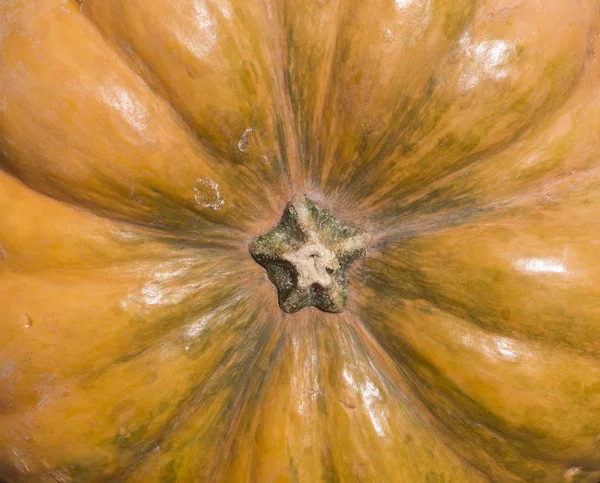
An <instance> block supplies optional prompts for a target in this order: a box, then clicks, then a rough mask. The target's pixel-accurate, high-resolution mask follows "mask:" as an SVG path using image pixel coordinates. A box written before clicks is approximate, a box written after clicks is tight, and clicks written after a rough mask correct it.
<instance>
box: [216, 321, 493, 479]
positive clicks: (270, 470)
mask: <svg viewBox="0 0 600 483" xmlns="http://www.w3.org/2000/svg"><path fill="white" fill-rule="evenodd" d="M360 330H361V328H360V324H359V326H358V327H356V326H355V325H354V324H353V322H352V321H350V320H349V319H348V317H347V316H346V315H343V314H342V315H335V316H329V315H321V314H320V313H316V312H307V311H303V312H300V313H299V314H298V316H297V317H296V320H295V324H294V326H289V325H288V326H287V327H286V330H285V341H284V350H283V351H282V353H281V355H280V357H279V359H278V360H277V361H276V363H275V365H274V366H273V367H272V368H271V369H270V372H271V374H270V376H271V377H270V378H269V380H268V381H267V382H266V384H267V385H266V390H265V393H264V394H262V395H259V398H261V399H262V398H265V401H262V402H261V401H260V399H259V403H258V404H259V406H258V407H257V411H256V412H257V413H258V414H257V415H256V414H253V415H249V416H247V417H246V418H245V420H244V421H243V424H242V426H241V428H240V431H239V435H238V442H237V444H236V446H235V447H234V450H233V451H232V463H231V464H230V467H231V470H230V473H228V474H227V478H225V479H224V481H257V480H259V481H263V480H264V481H272V480H273V478H274V477H275V475H277V474H283V475H285V477H287V478H289V479H290V480H292V481H323V480H324V481H358V480H360V481H381V480H382V479H383V480H385V481H388V480H389V481H396V480H404V479H407V481H413V479H415V478H417V479H418V476H417V473H418V472H419V470H418V468H419V465H417V464H416V461H419V462H421V463H423V464H425V463H424V462H425V461H436V466H435V468H436V469H435V470H432V471H431V473H432V474H430V475H429V476H428V478H434V477H437V478H441V479H443V478H444V477H445V478H446V481H473V482H474V481H484V478H483V475H481V474H480V473H479V472H478V471H477V470H476V469H475V468H474V467H472V466H471V465H468V464H467V463H466V462H464V461H463V460H462V459H461V458H460V457H459V456H458V455H456V454H455V453H454V452H453V451H452V450H451V449H450V448H449V447H448V446H446V445H445V443H440V441H439V439H438V437H439V435H438V434H437V432H436V431H435V430H432V429H431V428H430V427H429V426H427V425H426V424H424V423H423V421H421V419H420V416H421V415H419V416H417V415H416V413H417V411H416V410H415V409H414V408H413V407H412V405H411V404H410V403H408V402H407V401H406V398H407V397H410V396H406V395H405V394H404V393H403V392H402V391H400V390H398V388H397V386H396V385H395V383H394V382H392V381H391V380H390V379H388V377H387V374H384V371H382V370H381V366H379V364H378V363H376V362H374V361H373V359H372V357H371V355H370V352H369V350H368V349H367V348H366V347H364V346H363V345H362V339H361V337H360V335H359V333H358V331H360ZM360 387H363V390H362V391H361V390H360ZM361 397H362V398H365V399H366V400H367V402H366V403H361ZM391 408H394V409H393V410H392V409H391ZM416 421H418V422H416ZM416 427H418V428H419V429H416ZM336 431H341V435H340V434H337V433H336ZM413 431H416V432H417V433H418V434H417V433H414V432H413ZM411 432H413V433H412V434H411ZM340 436H342V440H341V441H340ZM420 438H427V439H428V440H429V439H430V438H432V439H433V441H435V443H432V445H431V446H430V447H429V451H427V450H426V451H423V447H422V446H420V444H419V443H415V444H414V445H413V442H416V441H418V440H421V439H420ZM342 441H343V442H342ZM365 443H371V444H377V446H378V448H380V453H383V454H384V455H387V454H389V455H390V458H389V459H387V457H386V456H384V455H382V454H377V455H371V456H370V457H369V456H368V455H367V454H366V453H367V452H365V451H364V450H362V449H361V448H362V447H363V445H364V444H365ZM348 448H352V451H350V452H349V451H348ZM391 455H393V456H391ZM380 458H381V459H382V460H385V461H386V464H385V465H381V464H380V463H379V459H380ZM408 460H410V461H411V462H413V463H415V464H410V465H407V466H404V465H403V463H404V462H407V461H408ZM285 467H287V468H289V469H288V470H287V471H285V470H284V468H285ZM420 475H421V476H422V474H420ZM415 481H417V480H415Z"/></svg>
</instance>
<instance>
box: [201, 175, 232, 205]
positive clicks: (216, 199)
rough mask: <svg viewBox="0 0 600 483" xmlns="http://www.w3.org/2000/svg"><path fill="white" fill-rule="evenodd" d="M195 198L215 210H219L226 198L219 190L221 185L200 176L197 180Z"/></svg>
mask: <svg viewBox="0 0 600 483" xmlns="http://www.w3.org/2000/svg"><path fill="white" fill-rule="evenodd" d="M194 199H195V200H196V203H198V204H199V205H200V206H202V207H204V208H211V209H213V210H218V209H220V208H221V207H222V206H223V205H224V204H225V200H224V199H223V198H222V197H221V192H220V191H219V185H218V184H217V183H215V182H214V181H213V180H210V179H209V180H205V179H202V178H199V179H197V180H196V186H194Z"/></svg>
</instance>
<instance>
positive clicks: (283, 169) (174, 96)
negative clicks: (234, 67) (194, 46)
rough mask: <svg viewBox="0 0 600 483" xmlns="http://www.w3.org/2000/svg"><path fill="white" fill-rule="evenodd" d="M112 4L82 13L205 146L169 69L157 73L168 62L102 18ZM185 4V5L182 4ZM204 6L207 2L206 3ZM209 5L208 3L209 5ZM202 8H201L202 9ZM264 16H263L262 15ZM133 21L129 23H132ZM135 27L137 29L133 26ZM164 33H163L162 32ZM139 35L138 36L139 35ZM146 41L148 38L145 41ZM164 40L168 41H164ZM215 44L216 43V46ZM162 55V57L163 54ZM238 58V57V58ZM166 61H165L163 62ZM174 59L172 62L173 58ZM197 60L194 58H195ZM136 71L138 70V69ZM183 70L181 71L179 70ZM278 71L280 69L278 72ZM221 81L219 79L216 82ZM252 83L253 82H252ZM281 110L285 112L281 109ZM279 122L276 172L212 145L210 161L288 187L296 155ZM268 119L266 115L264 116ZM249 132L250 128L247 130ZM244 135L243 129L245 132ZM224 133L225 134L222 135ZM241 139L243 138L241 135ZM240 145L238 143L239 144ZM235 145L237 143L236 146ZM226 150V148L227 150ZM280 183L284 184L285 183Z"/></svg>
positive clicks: (91, 5) (274, 96)
mask: <svg viewBox="0 0 600 483" xmlns="http://www.w3.org/2000/svg"><path fill="white" fill-rule="evenodd" d="M112 3H114V2H111V3H106V2H103V3H98V2H93V1H90V2H86V4H85V6H84V9H83V11H84V14H85V15H86V17H87V18H88V19H89V20H90V22H92V23H93V24H94V25H95V26H96V27H97V28H98V29H99V30H100V31H102V32H103V35H105V36H106V38H107V39H109V41H110V42H111V44H112V45H113V46H114V48H115V49H116V50H119V51H121V53H122V55H124V56H125V57H130V59H129V64H130V66H136V65H142V66H143V68H142V69H141V73H142V75H144V73H146V76H147V77H148V78H149V79H156V82H154V83H153V84H156V87H157V90H158V91H160V92H162V95H163V96H164V98H165V99H166V101H167V102H168V103H169V104H170V105H171V106H173V108H174V109H175V110H176V111H177V112H178V113H179V115H180V117H181V118H182V119H184V121H185V124H186V125H187V126H188V127H189V129H190V130H191V131H192V132H193V133H194V136H195V137H196V138H198V139H199V140H200V143H201V144H202V145H207V144H210V143H211V141H210V140H209V139H208V138H207V136H206V135H205V134H203V131H205V130H206V129H203V127H202V125H200V124H199V122H198V121H197V120H195V114H194V113H193V112H191V111H190V110H189V108H188V107H187V105H186V103H185V102H183V100H182V99H181V98H180V97H181V93H179V91H178V85H174V84H173V81H172V80H168V77H169V76H170V75H171V71H170V70H168V69H167V70H165V69H163V70H162V73H161V72H159V67H161V66H162V65H163V64H164V65H167V64H168V62H166V61H165V62H158V63H157V61H156V60H155V58H156V57H153V55H154V56H156V54H154V53H152V52H150V53H148V52H146V53H145V54H143V53H142V52H141V51H140V50H139V49H138V48H137V47H138V44H139V47H140V48H142V49H146V44H145V43H144V39H143V38H142V37H140V38H137V37H136V36H135V35H136V33H135V32H134V33H131V34H130V32H129V31H122V30H120V26H114V25H111V24H110V23H109V22H110V19H111V17H110V16H107V15H106V12H105V11H104V10H103V9H109V8H110V5H111V4H112ZM184 3H185V2H184ZM202 5H204V3H202ZM206 5H208V3H207V4H206ZM206 5H204V7H206ZM211 5H212V4H211ZM259 5H260V6H261V7H260V8H259V9H258V10H260V9H261V8H262V5H263V4H262V3H260V4H259ZM204 7H203V8H204ZM120 8H124V6H123V5H121V6H120ZM170 8H172V9H173V11H172V12H171V14H173V15H178V12H177V10H176V9H175V5H173V6H172V7H170ZM213 10H214V12H213V13H215V12H216V15H218V16H221V18H222V19H224V17H223V12H221V11H220V10H219V8H216V7H215V8H213V9H212V10H211V11H213ZM141 13H142V12H139V8H138V9H137V10H136V15H141ZM263 15H264V14H263ZM115 18H124V19H125V22H126V23H128V24H129V23H130V22H129V20H130V16H127V15H125V14H124V13H123V12H121V14H120V15H117V16H116V17H115ZM132 21H133V20H132ZM228 24H229V22H228V21H223V22H222V23H221V24H219V27H220V26H221V25H224V26H225V27H224V28H225V29H228V28H229V27H228ZM136 27H137V26H136ZM150 28H151V27H148V29H150ZM163 33H164V32H163ZM140 35H141V34H140ZM240 37H241V36H239V35H237V36H230V37H228V38H231V39H233V42H234V44H237V45H238V48H239V43H240V40H239V38H240ZM114 39H119V40H120V42H119V43H117V42H116V41H115V40H114ZM146 40H148V39H146ZM167 40H168V39H167ZM124 42H126V45H127V46H128V47H127V51H125V47H124V46H123V43H124ZM217 45H218V44H217ZM265 50H266V52H267V54H268V55H270V57H271V59H270V60H271V61H273V62H274V63H277V62H275V60H276V59H277V56H276V55H275V54H274V53H273V48H272V47H271V46H269V48H267V49H265ZM163 55H164V54H163ZM176 55H178V53H169V54H168V55H167V56H171V57H173V59H171V60H170V61H174V59H175V57H174V56H176ZM240 57H241V56H240ZM166 60H167V61H168V60H169V59H166ZM175 60H176V59H175ZM196 60H197V59H196ZM205 67H206V68H207V69H208V70H214V67H213V66H210V65H206V66H205ZM136 70H140V69H139V68H138V69H136ZM183 70H184V71H185V69H183ZM279 70H281V68H280V69H279ZM269 75H270V76H272V77H274V78H275V79H274V80H273V79H272V80H271V82H272V83H273V84H274V86H275V87H276V88H277V89H278V90H279V91H281V86H280V85H279V82H278V81H277V79H276V78H277V77H279V76H276V75H274V73H273V72H269ZM220 80H221V79H220ZM234 80H235V79H233V78H229V79H228V78H227V77H226V73H224V74H223V79H222V80H221V81H222V82H223V84H224V85H227V82H229V83H231V82H233V81H234ZM255 84H256V83H255ZM269 94H270V96H269V97H270V98H271V101H273V104H274V105H275V101H279V102H278V104H280V105H282V106H284V108H285V102H281V101H282V100H283V101H285V96H283V94H282V93H281V92H278V91H273V92H269ZM239 97H240V98H244V96H243V95H241V94H240V96H239ZM272 111H273V113H272V114H273V115H272V116H271V117H273V116H275V117H277V109H275V108H273V109H272ZM284 111H285V109H284ZM281 114H282V116H281V119H282V120H283V125H284V128H283V130H284V133H285V134H281V133H279V132H276V131H277V128H278V126H273V129H274V134H275V135H276V138H277V139H275V143H276V144H278V145H279V148H280V149H279V153H278V156H277V163H278V165H279V167H278V168H277V169H276V170H273V169H269V170H265V169H263V167H262V164H263V161H262V160H259V159H252V164H251V165H250V164H249V163H247V162H240V160H236V159H235V158H236V156H237V155H238V154H239V153H238V154H236V153H235V152H229V151H227V152H225V151H223V149H222V148H219V150H217V149H216V148H215V147H214V146H212V145H211V146H212V147H211V152H212V153H213V159H214V162H215V163H216V164H222V163H223V164H225V165H228V166H229V167H230V168H231V167H233V168H235V169H236V170H237V171H240V172H243V173H244V176H249V177H250V178H249V179H250V184H255V185H256V184H258V183H263V184H264V182H265V181H267V180H268V179H270V178H273V173H274V172H275V171H276V172H277V177H276V178H274V179H271V180H270V181H269V184H270V186H271V187H272V189H276V188H278V187H279V185H280V184H281V183H282V179H283V180H285V181H286V183H287V184H288V185H289V179H288V178H289V176H290V175H291V173H293V172H294V171H295V170H294V168H293V163H292V162H291V160H293V159H295V158H296V156H294V155H293V150H292V151H291V152H290V153H288V152H287V151H288V150H289V149H292V148H293V146H294V145H295V142H294V141H293V139H292V140H290V139H289V127H288V126H287V125H288V124H289V120H288V119H287V116H286V115H285V112H283V113H281ZM267 117H269V116H267ZM274 122H275V121H273V123H274ZM250 129H253V128H250ZM246 132H247V130H246ZM223 134H226V133H223ZM282 136H283V138H285V139H287V141H284V140H282ZM242 138H243V136H242ZM239 142H241V141H239ZM239 142H238V144H239ZM232 144H235V143H234V142H232ZM228 149H229V148H228ZM286 183H284V184H286ZM291 191H292V188H291V185H290V186H288V190H287V192H286V193H285V194H286V196H288V197H289V196H291V194H290V193H291Z"/></svg>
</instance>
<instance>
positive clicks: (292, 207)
mask: <svg viewBox="0 0 600 483" xmlns="http://www.w3.org/2000/svg"><path fill="white" fill-rule="evenodd" d="M370 240H371V236H370V235H369V234H368V233H366V232H365V231H363V230H361V229H360V228H357V227H355V226H352V225H348V224H346V223H344V222H342V221H341V220H339V219H338V218H337V217H336V216H334V215H333V214H332V213H331V212H330V211H328V210H325V209H322V208H320V207H319V206H317V204H316V203H315V202H314V201H313V200H311V199H310V198H307V197H306V196H304V195H301V194H298V195H296V196H294V197H293V198H292V199H291V200H290V202H289V203H288V204H287V206H286V208H285V211H284V212H283V215H282V217H281V220H280V221H279V223H278V224H277V225H276V226H275V227H274V228H273V229H271V230H270V231H268V232H267V233H265V234H263V235H261V236H259V237H257V238H254V239H253V240H251V241H250V243H249V250H250V253H251V254H252V256H253V257H254V259H255V260H256V261H257V262H258V263H259V264H260V265H262V266H263V267H264V268H265V269H266V271H267V275H268V276H269V279H270V280H271V282H273V284H274V285H275V287H277V292H278V298H279V306H280V307H281V310H283V311H284V312H287V313H294V312H298V311H299V310H301V309H303V308H305V307H309V306H311V305H312V306H314V307H316V308H318V309H320V310H324V311H325V312H341V311H342V310H344V307H345V306H346V303H347V301H348V271H349V269H350V265H351V264H352V262H353V261H354V260H356V259H357V258H360V257H363V256H364V255H365V253H366V249H367V245H368V244H369V241H370Z"/></svg>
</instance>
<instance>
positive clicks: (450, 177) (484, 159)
mask: <svg viewBox="0 0 600 483" xmlns="http://www.w3.org/2000/svg"><path fill="white" fill-rule="evenodd" d="M594 32H595V31H594V29H593V26H591V27H590V28H589V33H588V47H587V48H586V52H587V54H586V56H587V58H586V62H584V63H582V65H581V70H580V73H579V74H578V76H577V83H576V84H574V85H573V86H572V87H571V90H570V93H569V95H565V96H564V98H562V99H561V102H562V104H561V105H559V106H558V107H555V108H553V110H547V111H546V112H545V116H542V117H540V118H537V116H536V121H535V122H534V123H533V124H531V125H529V126H524V127H523V129H522V130H521V131H520V132H518V133H516V134H515V136H514V137H513V138H512V139H510V140H509V142H508V144H505V145H503V146H502V149H498V148H499V147H500V146H491V147H490V148H489V150H487V151H486V152H481V153H476V154H475V155H473V156H470V157H469V158H466V159H467V160H466V161H465V162H466V164H465V165H461V166H459V167H458V169H457V170H455V171H453V172H451V173H449V174H445V175H444V176H443V177H441V178H439V179H437V180H435V181H433V182H432V183H428V184H427V185H426V186H424V187H423V188H422V191H426V193H424V194H423V195H419V194H416V195H414V196H409V197H408V198H409V199H411V198H413V200H412V201H410V202H408V204H404V205H403V206H402V208H401V210H400V212H399V213H398V214H395V213H394V214H393V215H392V214H389V215H388V217H382V218H380V219H382V223H390V222H392V221H394V220H395V219H397V218H398V217H403V216H406V214H411V213H414V212H415V211H420V210H421V209H422V207H425V208H426V209H430V210H431V209H432V208H430V207H431V203H432V201H437V202H438V204H440V203H442V206H441V208H443V207H444V205H443V203H445V202H447V200H448V199H450V200H452V202H453V203H456V201H455V200H456V197H455V196H448V195H447V194H445V193H443V189H444V187H445V186H448V185H449V184H451V183H452V182H453V181H455V180H458V179H459V178H461V177H463V176H464V175H467V174H469V172H470V171H471V170H472V169H473V168H478V167H477V166H476V165H477V164H491V163H493V162H494V161H495V160H499V158H501V157H504V156H505V152H506V150H509V151H510V150H511V149H512V148H516V147H518V148H520V147H521V145H522V144H523V142H527V141H529V139H537V138H539V136H540V134H543V133H544V130H548V125H549V124H551V123H552V121H556V120H557V119H558V117H559V116H562V115H564V114H563V112H562V111H563V107H565V106H567V107H568V105H569V103H572V101H574V100H577V99H574V98H576V97H577V94H578V93H579V92H578V91H580V90H581V89H582V88H583V87H588V85H587V84H586V83H585V81H586V80H587V79H585V77H586V74H587V73H588V71H589V70H590V66H589V56H590V55H591V54H589V52H590V51H592V50H593V49H592V46H593V45H594V42H596V43H597V42H598V38H597V36H596V35H595V33H594ZM585 97H586V99H588V98H589V93H587V92H586V93H585ZM584 102H585V101H584ZM543 108H544V106H541V107H540V109H543ZM575 108H576V107H575V106H573V109H575ZM492 148H493V149H492ZM495 158H497V159H495ZM545 174H546V172H542V173H540V175H541V176H543V175H545ZM530 189H537V186H536V185H533V186H531V187H530ZM440 191H441V193H439V192H440ZM427 192H428V193H427ZM442 193H443V194H442ZM431 194H434V195H435V196H430V195H431ZM461 195H462V196H464V194H461ZM379 196H380V198H379V201H377V200H375V201H373V202H372V203H373V204H372V205H371V206H369V207H368V208H366V209H370V210H375V207H374V206H373V205H375V206H376V205H380V206H382V207H381V208H379V210H381V211H383V210H385V208H386V207H385V203H386V202H387V201H388V200H389V196H390V193H388V192H385V193H382V194H380V195H379ZM514 198H515V194H512V195H509V196H508V200H507V201H511V200H512V199H514ZM467 201H471V202H474V201H475V200H467ZM434 206H435V205H434ZM436 208H437V209H439V208H438V207H437V206H436V207H435V208H433V209H436ZM383 220H385V222H384V221H383Z"/></svg>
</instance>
